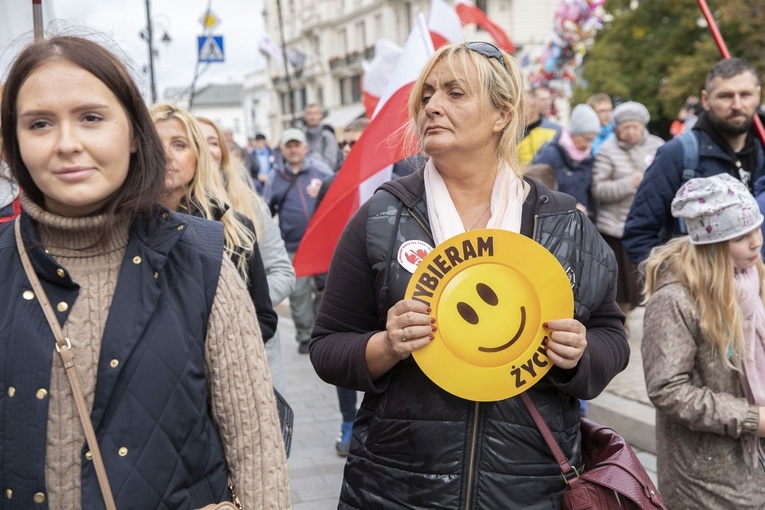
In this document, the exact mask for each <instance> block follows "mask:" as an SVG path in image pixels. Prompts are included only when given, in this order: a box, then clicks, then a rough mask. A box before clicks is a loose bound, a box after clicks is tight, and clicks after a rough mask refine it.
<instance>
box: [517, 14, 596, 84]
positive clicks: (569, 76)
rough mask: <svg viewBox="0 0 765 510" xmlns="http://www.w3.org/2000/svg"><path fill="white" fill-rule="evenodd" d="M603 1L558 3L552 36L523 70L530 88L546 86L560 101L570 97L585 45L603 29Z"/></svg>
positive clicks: (526, 60) (527, 60) (526, 61)
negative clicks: (558, 96)
mask: <svg viewBox="0 0 765 510" xmlns="http://www.w3.org/2000/svg"><path fill="white" fill-rule="evenodd" d="M605 3H606V0H561V1H560V4H558V7H557V9H555V14H554V18H553V27H554V30H555V32H554V33H553V34H551V35H550V36H549V37H548V38H547V39H546V40H545V47H544V48H543V49H542V51H541V52H540V53H539V54H537V55H535V56H534V57H533V58H531V59H525V60H524V62H523V65H524V67H525V68H526V71H527V73H528V76H529V81H530V83H531V86H532V87H538V86H541V85H545V86H547V87H549V88H550V89H552V90H553V91H556V92H557V93H558V94H559V95H561V96H563V97H570V96H571V84H572V83H573V82H574V81H576V70H577V68H578V67H579V66H580V65H581V64H582V58H583V57H584V55H585V53H586V49H585V43H587V42H590V41H591V40H592V39H593V37H595V33H596V32H597V31H598V30H599V29H601V28H602V27H603V25H602V19H603V4H605Z"/></svg>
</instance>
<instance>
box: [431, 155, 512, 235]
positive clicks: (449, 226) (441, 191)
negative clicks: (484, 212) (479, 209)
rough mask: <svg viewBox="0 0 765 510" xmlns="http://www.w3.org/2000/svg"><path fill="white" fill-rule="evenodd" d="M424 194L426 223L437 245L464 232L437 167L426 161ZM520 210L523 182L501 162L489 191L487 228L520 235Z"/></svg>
mask: <svg viewBox="0 0 765 510" xmlns="http://www.w3.org/2000/svg"><path fill="white" fill-rule="evenodd" d="M425 194H426V196H427V203H428V219H429V220H430V229H431V231H432V233H433V241H435V243H436V245H439V244H441V243H442V242H443V241H445V240H447V239H449V238H451V237H454V236H456V235H457V234H462V233H463V232H466V230H465V226H464V225H463V224H462V219H461V218H460V215H459V213H458V212H457V208H456V207H454V202H453V201H452V197H451V195H449V190H448V189H447V188H446V183H445V182H444V180H443V178H442V177H441V174H440V173H438V169H436V165H435V164H434V163H433V160H432V159H429V160H428V162H427V164H426V165H425ZM522 208H523V179H521V178H520V177H518V176H517V175H515V173H513V171H512V170H511V169H510V166H509V165H507V164H506V163H504V162H500V163H499V165H498V167H497V178H496V179H495V180H494V187H493V188H492V191H491V207H490V209H491V218H490V219H489V224H488V225H487V226H486V228H498V229H502V230H509V231H510V232H516V233H520V231H521V210H522Z"/></svg>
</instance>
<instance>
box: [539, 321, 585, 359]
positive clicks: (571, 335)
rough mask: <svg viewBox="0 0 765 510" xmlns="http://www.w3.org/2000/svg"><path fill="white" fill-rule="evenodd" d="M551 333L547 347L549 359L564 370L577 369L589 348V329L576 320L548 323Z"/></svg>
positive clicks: (548, 336) (546, 325) (547, 326)
mask: <svg viewBox="0 0 765 510" xmlns="http://www.w3.org/2000/svg"><path fill="white" fill-rule="evenodd" d="M544 326H545V327H546V328H548V329H549V330H550V331H551V333H550V334H549V335H547V340H546V343H545V346H546V347H547V357H548V358H550V361H552V362H553V363H554V364H555V365H557V366H559V367H560V368H563V369H567V370H568V369H572V368H574V367H576V365H577V364H578V363H579V360H580V359H582V356H583V355H584V348H585V347H587V329H586V328H585V327H584V324H582V323H581V322H579V321H578V320H576V319H562V320H554V321H548V322H547V323H546V324H545V325H544Z"/></svg>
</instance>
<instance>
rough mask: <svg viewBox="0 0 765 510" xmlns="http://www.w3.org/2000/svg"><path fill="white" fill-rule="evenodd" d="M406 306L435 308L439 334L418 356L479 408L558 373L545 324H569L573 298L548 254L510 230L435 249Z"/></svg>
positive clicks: (430, 372)
mask: <svg viewBox="0 0 765 510" xmlns="http://www.w3.org/2000/svg"><path fill="white" fill-rule="evenodd" d="M405 297H406V298H407V299H414V300H417V301H421V302H423V303H425V304H427V305H428V306H430V308H431V310H432V311H431V315H432V316H433V317H435V318H436V325H437V326H438V330H437V331H436V332H435V338H434V340H433V341H432V342H431V343H430V344H428V345H427V346H425V347H424V348H422V349H419V350H417V351H414V353H413V356H414V359H415V360H416V361H417V364H418V365H419V366H420V368H421V369H422V371H423V372H425V374H426V375H427V376H428V377H429V378H430V379H431V380H432V381H433V382H434V383H436V384H437V385H438V386H440V387H441V388H442V389H444V390H446V391H448V392H449V393H452V394H454V395H457V396H458V397H461V398H464V399H467V400H474V401H479V402H492V401H497V400H503V399H506V398H509V397H513V396H515V395H518V394H519V393H521V392H523V391H526V390H527V389H529V388H530V387H531V386H533V385H534V384H535V383H536V382H537V381H539V380H540V379H541V378H542V377H543V376H544V375H545V374H546V373H547V372H548V371H549V370H550V368H551V367H552V362H550V360H549V359H548V358H547V354H546V353H545V349H544V345H543V341H544V340H545V338H546V334H547V333H546V331H545V329H544V327H543V324H544V323H545V322H546V321H549V320H553V319H565V318H571V317H572V316H573V313H574V295H573V293H572V291H571V284H570V283H569V280H568V277H567V276H566V273H565V271H564V270H563V267H562V266H561V265H560V263H559V262H558V261H557V259H556V258H555V257H554V256H553V255H552V254H551V253H550V252H549V251H547V250H546V249H545V248H544V247H543V246H541V245H540V244H538V243H536V242H535V241H533V240H531V239H529V238H528V237H526V236H523V235H520V234H516V233H513V232H508V231H506V230H494V229H491V230H473V231H470V232H465V233H464V234H460V235H457V236H454V237H452V238H451V239H448V240H446V241H444V242H443V243H441V244H440V245H438V246H436V247H435V249H434V250H433V251H431V252H430V253H429V254H428V255H427V256H426V257H425V258H424V259H423V260H422V261H421V262H420V264H419V265H418V266H417V270H416V271H415V272H414V274H413V275H412V279H411V280H410V281H409V286H408V287H407V290H406V296H405Z"/></svg>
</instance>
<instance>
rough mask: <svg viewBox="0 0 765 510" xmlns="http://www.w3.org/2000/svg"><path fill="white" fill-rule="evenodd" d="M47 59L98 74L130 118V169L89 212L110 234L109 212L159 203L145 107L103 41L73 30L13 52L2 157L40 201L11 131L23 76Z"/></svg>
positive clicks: (161, 170)
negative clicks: (101, 216) (103, 218)
mask: <svg viewBox="0 0 765 510" xmlns="http://www.w3.org/2000/svg"><path fill="white" fill-rule="evenodd" d="M51 61H65V62H70V63H72V64H74V65H76V66H78V67H81V68H82V69H84V70H86V71H88V72H89V73H91V74H93V75H94V76H95V77H96V78H98V79H99V80H100V81H101V82H102V83H103V84H104V85H106V87H108V88H109V90H111V91H112V93H113V94H114V95H115V97H116V98H117V100H118V101H119V102H120V104H121V105H122V107H123V109H124V111H125V115H126V116H127V119H128V122H129V123H130V126H131V129H132V133H133V139H134V140H135V143H136V146H137V150H136V152H134V153H133V154H131V156H130V169H129V171H128V174H127V177H126V178H125V182H124V183H123V184H122V186H120V188H119V189H118V190H117V192H116V193H115V194H114V195H113V196H112V197H111V198H110V199H109V200H108V201H107V202H106V203H105V204H104V205H103V207H101V208H100V209H99V210H98V211H96V212H94V214H105V215H106V216H107V217H108V218H107V221H106V222H105V225H104V232H103V238H104V239H105V238H106V237H108V236H109V234H110V232H111V230H112V228H113V225H114V223H113V222H114V216H115V214H116V213H118V212H120V213H121V212H125V213H127V214H129V215H130V216H131V218H132V217H135V215H137V214H148V213H150V212H151V211H152V210H153V209H154V208H155V207H156V206H157V204H158V203H159V199H160V197H161V195H162V193H163V191H164V183H165V154H164V150H163V148H162V143H161V141H160V139H159V135H157V131H156V130H155V129H154V123H153V122H152V120H151V116H150V115H149V110H148V109H147V107H146V104H145V103H144V101H143V98H142V97H141V93H140V91H139V90H138V87H137V86H136V84H135V82H134V81H133V78H132V77H131V76H130V73H129V72H128V70H127V68H126V67H125V65H124V64H123V63H122V62H121V61H120V59H119V58H117V56H116V55H114V54H113V53H112V52H111V51H109V50H107V49H106V48H104V47H103V46H101V45H99V44H98V43H95V42H93V41H90V40H88V39H84V38H81V37H76V36H58V37H52V38H50V39H47V40H43V41H39V42H34V43H32V44H30V45H29V46H27V47H26V48H25V49H24V50H23V51H22V52H21V53H20V54H19V56H18V57H17V58H16V60H15V62H14V63H13V66H12V67H11V70H10V72H9V73H8V79H7V80H6V82H5V90H4V92H3V101H2V103H0V138H1V139H2V140H3V157H4V158H5V160H6V162H7V163H8V166H9V167H10V169H11V174H12V175H13V177H14V179H15V180H16V182H17V183H18V184H19V185H20V186H21V188H22V189H23V190H24V192H25V194H26V195H27V196H28V197H29V198H31V199H32V200H33V201H34V202H35V203H37V204H38V205H40V206H41V207H45V197H44V195H43V193H42V191H41V190H40V188H38V187H37V185H36V184H35V182H34V180H32V177H31V175H30V173H29V170H28V169H27V167H26V165H25V164H24V160H23V159H22V158H21V150H20V148H19V142H18V134H17V132H16V119H17V115H18V112H17V111H16V103H17V99H18V95H19V91H20V90H21V87H22V85H24V82H25V81H26V80H27V78H29V76H30V75H31V74H32V73H33V72H34V71H35V70H36V69H38V68H39V67H40V66H41V65H43V64H45V63H46V62H51Z"/></svg>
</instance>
